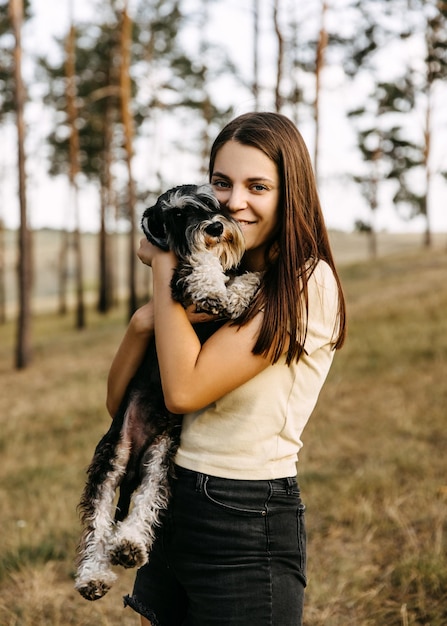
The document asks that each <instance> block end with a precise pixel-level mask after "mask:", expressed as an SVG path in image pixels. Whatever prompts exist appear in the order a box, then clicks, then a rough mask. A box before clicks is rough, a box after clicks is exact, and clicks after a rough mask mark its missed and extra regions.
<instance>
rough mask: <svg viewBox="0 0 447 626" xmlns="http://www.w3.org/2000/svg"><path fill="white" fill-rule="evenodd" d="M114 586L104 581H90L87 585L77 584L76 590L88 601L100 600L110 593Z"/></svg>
mask: <svg viewBox="0 0 447 626" xmlns="http://www.w3.org/2000/svg"><path fill="white" fill-rule="evenodd" d="M111 586H112V585H111V584H109V583H106V582H105V581H104V580H90V581H88V582H87V583H82V584H77V585H76V590H77V591H79V593H80V594H81V596H82V597H83V598H85V599H86V600H90V601H94V600H99V599H100V598H102V597H103V596H105V595H106V593H107V592H108V591H109V589H110V587H111Z"/></svg>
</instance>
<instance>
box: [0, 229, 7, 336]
mask: <svg viewBox="0 0 447 626" xmlns="http://www.w3.org/2000/svg"><path fill="white" fill-rule="evenodd" d="M5 274H6V260H5V223H4V222H3V219H2V218H1V217H0V324H4V323H5V322H6V284H5V283H6V280H5Z"/></svg>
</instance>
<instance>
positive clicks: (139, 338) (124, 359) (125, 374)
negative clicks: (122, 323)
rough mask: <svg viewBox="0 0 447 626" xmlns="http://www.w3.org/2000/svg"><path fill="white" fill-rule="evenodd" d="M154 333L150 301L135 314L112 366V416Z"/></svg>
mask: <svg viewBox="0 0 447 626" xmlns="http://www.w3.org/2000/svg"><path fill="white" fill-rule="evenodd" d="M153 334H154V307H153V303H152V302H148V303H147V304H145V305H143V306H142V307H141V308H139V309H138V310H137V311H135V313H134V314H133V316H132V318H131V320H130V322H129V325H128V327H127V330H126V332H125V334H124V337H123V340H122V341H121V344H120V346H119V348H118V350H117V353H116V354H115V357H114V359H113V361H112V365H111V367H110V371H109V376H108V379H107V398H106V407H107V410H108V412H109V413H110V415H111V416H112V417H113V416H114V415H115V413H116V412H117V410H118V408H119V405H120V404H121V401H122V399H123V397H124V394H125V393H126V389H127V386H128V384H129V382H130V381H131V379H132V378H133V376H134V375H135V372H136V371H137V369H138V367H139V365H140V363H141V361H142V360H143V357H144V353H145V352H146V348H147V344H148V343H149V341H150V339H151V338H152V337H153Z"/></svg>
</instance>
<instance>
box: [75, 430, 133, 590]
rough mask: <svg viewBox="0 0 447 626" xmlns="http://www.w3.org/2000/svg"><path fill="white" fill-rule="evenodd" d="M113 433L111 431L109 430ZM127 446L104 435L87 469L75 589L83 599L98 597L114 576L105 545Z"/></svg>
mask: <svg viewBox="0 0 447 626" xmlns="http://www.w3.org/2000/svg"><path fill="white" fill-rule="evenodd" d="M112 435H113V433H112ZM129 451H130V446H129V443H128V442H127V441H123V440H122V438H120V439H119V440H118V443H116V442H114V441H113V437H111V436H110V435H109V433H108V434H107V435H105V436H104V437H103V439H102V440H101V442H100V443H99V444H98V446H97V448H96V450H95V455H94V457H93V461H92V463H91V465H90V468H89V470H88V474H89V478H88V481H87V484H86V486H85V489H84V493H83V496H82V499H81V503H80V509H81V512H82V513H81V521H82V523H83V526H84V532H83V534H82V536H81V540H80V543H79V547H78V559H77V573H76V580H75V588H76V589H77V590H78V591H79V593H80V594H81V595H82V596H83V597H84V598H85V599H86V600H97V599H99V598H102V596H104V595H105V594H106V593H107V591H108V590H109V589H110V587H111V586H112V584H113V583H114V581H115V580H116V575H115V574H114V573H113V571H112V569H111V567H110V560H109V555H108V546H109V543H110V540H111V536H112V533H113V528H114V520H113V514H112V512H113V508H114V507H113V501H114V498H115V491H116V488H117V485H118V483H119V481H120V479H121V477H122V475H123V474H124V472H125V470H126V465H127V461H128V458H129Z"/></svg>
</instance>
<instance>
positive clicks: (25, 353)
mask: <svg viewBox="0 0 447 626" xmlns="http://www.w3.org/2000/svg"><path fill="white" fill-rule="evenodd" d="M9 10H10V15H11V21H12V26H13V31H14V38H15V46H14V79H15V109H16V119H17V145H18V170H19V202H20V227H19V246H18V247H19V262H18V293H19V315H18V325H17V345H16V359H15V364H16V367H17V369H23V368H25V367H27V365H29V363H30V361H31V285H32V265H31V235H30V232H29V229H28V216H27V208H26V172H25V121H24V107H25V89H24V85H23V80H22V38H21V29H22V20H23V0H9Z"/></svg>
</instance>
